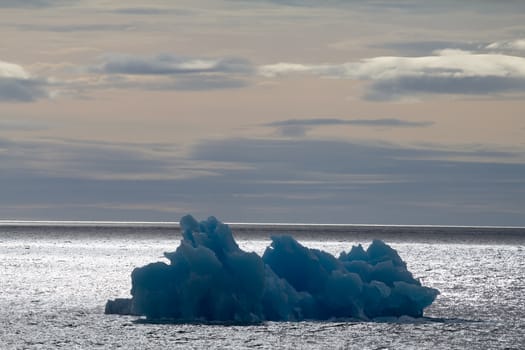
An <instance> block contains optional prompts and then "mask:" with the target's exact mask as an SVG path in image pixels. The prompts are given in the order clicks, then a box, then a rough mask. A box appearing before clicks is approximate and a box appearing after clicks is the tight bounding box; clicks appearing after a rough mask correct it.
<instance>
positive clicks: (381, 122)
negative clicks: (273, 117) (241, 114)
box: [264, 118, 434, 137]
mask: <svg viewBox="0 0 525 350" xmlns="http://www.w3.org/2000/svg"><path fill="white" fill-rule="evenodd" d="M433 124H434V123H433V122H430V121H408V120H402V119H396V118H381V119H337V118H313V119H287V120H279V121H275V122H271V123H267V124H264V125H265V126H270V127H276V128H277V129H278V131H279V133H280V134H281V135H283V136H288V137H301V136H304V135H305V134H306V133H307V132H308V131H309V130H311V129H312V128H315V127H320V126H333V125H349V126H357V127H381V128H413V127H428V126H431V125H433Z"/></svg>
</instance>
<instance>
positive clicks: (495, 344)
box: [0, 222, 525, 349]
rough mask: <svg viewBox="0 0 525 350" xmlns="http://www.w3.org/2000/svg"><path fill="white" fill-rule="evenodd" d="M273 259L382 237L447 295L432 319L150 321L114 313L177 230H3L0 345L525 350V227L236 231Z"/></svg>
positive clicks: (0, 226) (34, 226) (172, 244)
mask: <svg viewBox="0 0 525 350" xmlns="http://www.w3.org/2000/svg"><path fill="white" fill-rule="evenodd" d="M230 226H231V227H232V230H233V232H234V236H235V238H236V239H237V241H238V243H239V245H240V246H241V248H242V249H244V250H247V251H255V252H256V253H258V254H262V252H263V251H264V249H265V247H266V246H267V245H268V243H269V241H270V239H269V237H270V236H271V235H272V234H284V233H286V234H291V235H293V236H294V237H295V238H296V239H298V240H299V241H300V242H301V243H302V244H304V245H306V246H308V247H312V248H320V249H323V250H326V251H328V252H330V253H332V254H336V255H338V254H339V252H341V251H343V250H345V251H348V250H349V249H350V248H351V247H352V245H354V244H358V243H361V244H363V245H364V246H365V248H366V246H368V244H369V243H370V242H371V241H372V239H375V238H379V239H383V240H384V241H385V242H387V243H388V244H390V245H391V246H392V247H393V248H395V249H396V250H397V251H398V252H399V254H400V255H401V257H402V258H403V260H405V261H406V262H407V264H408V268H409V270H410V271H411V272H412V273H413V274H414V276H415V277H419V278H420V279H421V281H422V284H423V285H425V286H429V287H433V288H437V289H439V290H440V292H441V294H440V295H439V296H438V298H437V299H436V301H435V302H434V304H432V305H431V306H430V307H429V308H427V309H426V310H425V318H422V319H411V318H406V317H402V318H399V319H385V320H383V322H356V321H352V320H332V321H329V322H325V321H323V322H320V321H315V322H267V323H264V324H261V325H251V326H232V325H203V324H148V323H143V322H137V318H136V317H131V316H118V315H105V314H104V306H105V303H106V300H107V299H113V298H117V297H129V290H130V274H131V271H132V270H133V268H135V267H138V266H143V265H145V264H147V263H150V262H155V261H163V260H165V258H164V257H163V253H164V252H165V251H173V250H175V249H176V247H177V246H178V244H179V240H180V232H179V230H178V227H177V225H175V224H172V223H158V224H155V223H135V224H133V223H85V222H84V223H81V222H77V223H51V222H40V223H22V222H3V223H0V348H1V349H55V348H64V349H97V348H98V349H115V348H122V349H178V348H180V349H214V348H220V349H252V348H255V349H525V229H524V228H497V227H439V226H425V227H414V226H410V227H409V226H344V225H336V226H334V225H260V224H232V225H230Z"/></svg>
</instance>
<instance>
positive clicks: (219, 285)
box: [105, 215, 439, 324]
mask: <svg viewBox="0 0 525 350" xmlns="http://www.w3.org/2000/svg"><path fill="white" fill-rule="evenodd" d="M180 225H181V229H182V235H183V239H182V240H181V242H180V245H179V247H178V248H177V250H176V251H175V252H171V253H165V254H164V255H165V256H166V258H167V259H168V260H169V264H167V263H164V262H156V263H151V264H148V265H146V266H144V267H140V268H136V269H134V270H133V272H132V274H131V282H132V288H131V295H132V297H131V298H130V299H115V300H109V301H108V302H107V304H106V311H105V312H106V313H107V314H126V315H137V316H145V317H146V320H148V321H152V322H225V323H229V322H234V323H241V324H243V323H247V324H248V323H258V322H264V321H301V320H327V319H334V318H351V319H358V320H364V321H367V320H374V319H381V318H384V317H400V316H410V317H421V316H423V310H424V308H426V307H427V306H429V305H430V304H432V302H433V301H434V300H435V298H436V296H437V295H438V294H439V291H438V290H436V289H434V288H429V287H425V286H422V285H421V283H420V282H419V280H417V279H415V278H414V277H413V276H412V273H410V271H408V270H407V267H406V264H405V262H404V261H403V260H402V259H401V258H400V257H399V255H398V253H397V252H396V251H395V250H394V249H392V248H391V247H390V246H388V245H387V244H385V243H384V242H382V241H380V240H374V241H373V242H372V244H371V245H370V246H369V247H368V249H367V250H364V249H363V247H362V246H361V245H358V246H353V247H352V249H351V250H350V252H348V253H346V252H342V253H341V254H340V256H339V258H336V257H334V256H333V255H331V254H329V253H326V252H324V251H321V250H318V249H309V248H306V247H304V246H302V245H301V244H300V243H298V242H297V241H296V240H295V239H294V238H292V237H291V236H274V237H272V243H271V244H270V246H269V247H267V248H266V251H265V252H264V254H263V256H262V258H261V257H260V256H259V255H257V254H256V253H253V252H245V251H243V250H241V249H240V248H239V246H238V245H237V243H236V242H235V240H234V238H233V235H232V232H231V230H230V228H229V227H228V225H226V224H223V223H221V222H220V221H218V220H217V219H216V218H215V217H210V218H208V219H207V220H206V221H202V222H200V223H199V222H198V221H197V220H195V219H194V218H193V217H192V216H190V215H188V216H185V217H183V218H182V219H181V221H180Z"/></svg>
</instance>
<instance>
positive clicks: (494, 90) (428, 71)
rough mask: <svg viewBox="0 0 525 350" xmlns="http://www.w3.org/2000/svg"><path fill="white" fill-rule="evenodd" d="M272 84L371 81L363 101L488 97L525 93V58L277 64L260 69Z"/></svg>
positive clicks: (441, 55)
mask: <svg viewBox="0 0 525 350" xmlns="http://www.w3.org/2000/svg"><path fill="white" fill-rule="evenodd" d="M259 74H260V75H262V76H265V77H269V78H275V77H278V76H283V75H290V74H311V75H317V76H321V77H327V78H339V79H354V80H363V81H371V83H372V84H371V85H370V90H369V91H368V93H367V94H366V96H365V97H366V98H367V99H370V100H390V99H398V98H402V97H405V96H413V95H421V94H467V95H490V94H498V93H507V92H510V93H512V92H523V91H525V58H524V57H519V56H510V55H504V54H497V53H472V52H469V51H462V50H442V51H439V52H437V53H436V54H435V55H433V56H422V57H374V58H369V59H364V60H361V61H358V62H347V63H342V64H320V65H308V64H300V63H277V64H272V65H264V66H261V67H260V68H259Z"/></svg>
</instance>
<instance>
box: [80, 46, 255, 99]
mask: <svg viewBox="0 0 525 350" xmlns="http://www.w3.org/2000/svg"><path fill="white" fill-rule="evenodd" d="M253 71H254V68H253V67H252V65H251V63H250V62H249V61H247V60H245V59H242V58H235V57H222V58H200V57H186V56H177V55H173V54H159V55H155V56H135V55H123V54H112V55H106V56H104V57H103V58H102V62H101V63H100V64H98V65H95V66H91V67H89V68H88V72H90V73H92V74H98V75H100V76H101V77H102V78H101V79H97V86H98V87H111V88H132V89H144V90H186V91H204V90H217V89H236V88H241V87H244V86H247V85H248V84H249V82H248V81H247V79H246V78H247V77H248V76H251V75H252V74H253Z"/></svg>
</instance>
